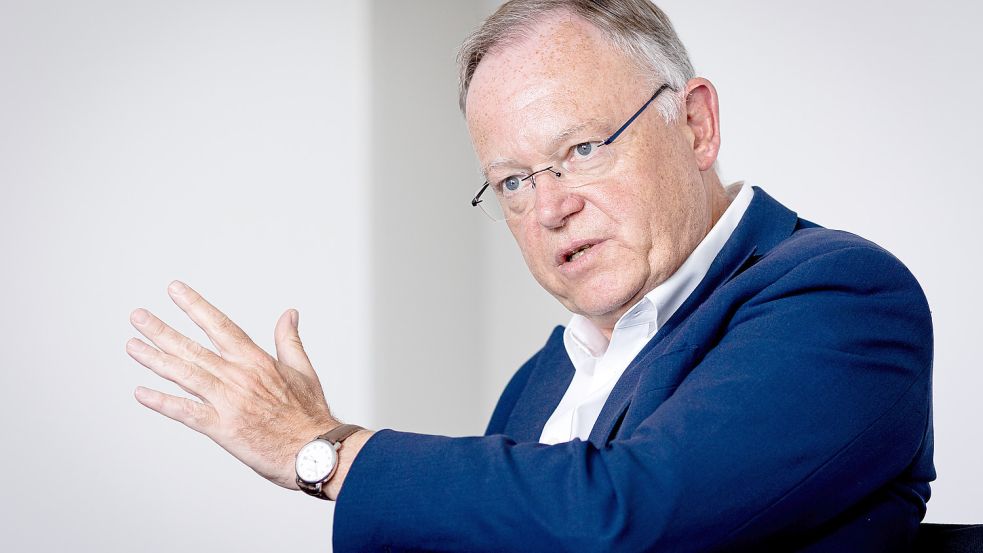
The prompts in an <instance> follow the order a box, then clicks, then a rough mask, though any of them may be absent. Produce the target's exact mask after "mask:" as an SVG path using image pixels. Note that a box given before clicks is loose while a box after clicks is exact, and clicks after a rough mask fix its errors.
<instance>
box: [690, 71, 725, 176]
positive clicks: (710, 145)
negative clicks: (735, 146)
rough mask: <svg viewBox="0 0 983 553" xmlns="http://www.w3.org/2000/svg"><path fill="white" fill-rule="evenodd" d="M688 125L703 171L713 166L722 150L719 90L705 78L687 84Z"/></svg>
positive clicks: (696, 155) (695, 154) (697, 160)
mask: <svg viewBox="0 0 983 553" xmlns="http://www.w3.org/2000/svg"><path fill="white" fill-rule="evenodd" d="M685 112H686V127H687V129H688V135H689V137H690V144H691V146H692V148H693V157H694V158H695V159H696V164H697V166H699V168H700V171H707V170H709V169H710V168H711V167H713V162H715V161H716V160H717V154H718V153H719V152H720V107H719V105H718V104H717V89H716V88H714V86H713V83H711V82H710V81H708V80H706V79H703V78H699V77H697V78H695V79H692V80H690V81H689V82H688V83H686V105H685Z"/></svg>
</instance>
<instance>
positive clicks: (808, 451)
mask: <svg viewBox="0 0 983 553" xmlns="http://www.w3.org/2000/svg"><path fill="white" fill-rule="evenodd" d="M742 276H743V275H742ZM749 278H751V276H750V275H749ZM756 290H757V292H755V293H754V294H752V295H750V297H748V298H747V299H746V301H745V302H744V303H743V304H742V305H740V307H739V308H737V309H736V311H735V312H734V314H733V317H732V318H731V320H730V321H729V323H728V325H727V327H726V331H725V332H724V333H723V334H722V336H721V339H720V341H719V342H718V343H717V344H716V346H715V347H713V348H712V349H710V350H709V351H708V352H707V353H706V355H705V356H703V357H702V359H700V360H699V362H698V363H697V364H696V365H695V366H694V367H693V369H692V371H691V372H690V373H689V375H688V376H687V377H686V378H685V379H684V380H683V381H682V383H681V384H680V386H679V387H678V389H677V390H676V391H675V393H673V395H672V396H671V397H670V398H669V399H668V400H667V401H665V402H663V403H661V404H660V405H659V406H658V407H657V408H655V409H654V410H653V412H652V413H651V415H649V416H648V417H647V418H645V420H644V421H643V422H642V424H640V425H639V426H638V427H637V428H635V429H634V430H633V431H632V432H630V434H629V435H627V436H621V437H619V438H618V439H616V440H614V441H612V442H610V443H608V444H607V445H605V446H604V447H602V448H598V447H595V446H594V445H592V444H591V443H590V442H584V441H581V440H578V439H575V440H573V441H571V442H567V443H562V444H556V445H544V444H538V443H516V442H514V441H513V440H510V439H509V438H508V437H507V436H504V435H490V436H485V437H474V438H448V437H442V436H431V435H421V434H414V433H408V432H396V431H392V430H381V431H379V432H377V433H376V434H375V435H374V436H373V437H372V438H371V439H370V440H369V441H368V442H367V443H366V444H365V446H364V448H363V449H362V451H361V452H360V453H359V456H358V458H357V459H356V462H355V463H354V464H353V466H352V469H351V471H350V472H349V474H348V476H347V479H346V481H345V484H344V486H343V488H342V490H341V493H340V497H339V498H338V503H337V505H336V510H335V525H334V543H335V548H336V551H339V552H342V551H372V550H385V551H390V550H391V551H400V550H432V551H533V550H541V551H611V550H616V549H617V550H633V551H634V550H650V549H657V550H666V551H690V550H700V551H702V550H708V549H714V548H719V547H723V546H727V545H728V544H733V543H738V542H740V541H742V540H748V539H753V538H754V537H755V536H759V535H766V534H769V533H773V532H776V531H779V530H781V529H782V528H788V527H799V528H810V527H815V526H817V525H819V524H821V523H822V522H823V521H827V520H829V519H830V518H832V517H834V516H836V515H837V514H838V513H840V512H841V511H842V510H843V509H845V508H846V507H848V506H850V505H853V504H856V503H857V502H859V501H861V500H862V499H863V498H864V497H866V496H868V495H869V494H871V493H872V492H874V491H875V490H878V489H879V488H881V487H883V486H884V485H885V484H886V483H888V482H890V481H891V480H893V479H894V478H896V477H897V476H898V475H899V474H900V473H901V472H902V471H903V470H904V469H905V468H906V467H907V466H908V465H909V464H910V463H911V462H912V460H913V457H914V456H915V454H916V452H917V451H918V450H919V448H920V447H921V445H922V441H923V439H924V436H925V434H926V430H927V427H928V422H927V421H928V417H929V407H930V399H929V398H930V387H929V383H930V372H931V371H930V367H931V356H932V351H931V349H932V346H931V344H932V336H931V319H930V315H929V312H928V307H927V304H926V302H925V299H924V296H923V294H922V292H921V290H920V288H919V286H918V284H917V282H916V281H915V280H914V278H913V277H912V276H911V275H910V273H909V272H908V271H907V269H905V268H904V266H903V265H901V263H900V262H898V261H897V260H896V259H895V258H894V257H893V256H891V255H890V254H888V253H887V252H885V251H883V250H880V249H878V248H876V247H873V246H871V247H848V248H842V249H839V250H835V251H829V252H826V253H822V254H818V255H816V256H815V257H812V258H810V259H808V260H806V261H804V262H801V263H798V264H796V265H794V266H792V267H791V268H789V270H788V271H787V272H785V273H783V274H781V276H780V277H777V278H774V277H772V278H771V281H770V283H769V282H765V283H762V284H761V285H760V286H756ZM641 393H642V394H644V392H641ZM636 394H638V392H636ZM635 403H644V397H640V396H638V395H636V396H635V397H634V399H633V404H635Z"/></svg>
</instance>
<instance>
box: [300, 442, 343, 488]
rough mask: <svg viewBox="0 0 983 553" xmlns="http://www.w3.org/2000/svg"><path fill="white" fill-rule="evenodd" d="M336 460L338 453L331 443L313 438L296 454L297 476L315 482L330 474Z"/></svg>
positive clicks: (305, 480)
mask: <svg viewBox="0 0 983 553" xmlns="http://www.w3.org/2000/svg"><path fill="white" fill-rule="evenodd" d="M337 461H338V454H337V453H336V452H335V449H334V448H333V447H331V444H329V443H328V442H326V441H324V440H314V441H313V442H311V443H309V444H307V445H305V446H304V447H303V448H302V449H301V450H300V453H298V454H297V476H299V477H300V479H301V480H303V481H304V482H309V483H311V484H316V483H317V482H320V481H321V480H324V479H325V478H327V477H328V475H329V474H331V470H332V469H333V468H334V466H335V463H336V462H337Z"/></svg>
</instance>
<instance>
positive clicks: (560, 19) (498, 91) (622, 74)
mask: <svg viewBox="0 0 983 553" xmlns="http://www.w3.org/2000/svg"><path fill="white" fill-rule="evenodd" d="M639 76H640V71H639V68H638V67H637V65H636V64H635V63H634V62H633V61H632V60H630V59H629V58H628V57H627V56H626V55H625V54H624V53H623V52H621V50H619V49H618V48H617V47H615V46H614V45H613V44H612V43H611V41H610V40H609V39H608V38H607V37H606V36H605V35H604V34H603V32H602V31H600V30H599V29H597V28H596V27H594V26H593V25H591V24H589V23H587V22H586V21H584V20H582V19H580V18H579V17H576V16H572V15H565V14H556V15H547V16H545V17H544V19H543V20H542V21H540V22H538V23H536V24H535V25H533V26H532V27H531V29H530V30H529V32H528V33H527V34H526V35H525V36H524V37H523V38H522V39H521V40H519V41H518V42H516V43H512V44H509V45H508V46H505V47H503V48H501V49H496V50H492V51H491V52H489V53H488V54H487V55H486V56H485V57H484V58H483V59H482V61H481V63H480V64H479V65H478V68H477V69H476V70H475V73H474V76H473V77H472V80H471V83H470V88H469V91H468V97H467V102H466V115H467V120H468V128H469V131H470V132H471V138H472V142H473V143H474V146H475V151H476V153H477V154H478V157H479V159H481V161H482V163H483V164H485V163H487V162H488V161H490V160H492V159H497V158H501V157H503V156H504V157H510V158H511V156H513V155H517V152H525V153H538V154H547V153H549V152H545V151H542V150H544V149H547V145H548V144H549V143H550V142H551V139H553V138H555V137H556V135H558V134H559V133H561V132H562V131H563V130H565V129H568V128H570V127H573V126H577V125H581V124H583V123H584V122H585V121H593V122H609V123H615V121H616V120H617V119H619V118H625V117H628V116H629V115H630V114H631V110H633V109H635V108H633V107H631V106H632V105H633V103H637V102H638V100H639V98H641V97H642V96H643V95H644V94H645V90H643V89H644V88H645V86H646V85H644V84H643V83H642V82H641V80H640V79H639ZM636 107H637V106H636ZM609 120H610V121H609ZM618 124H620V122H618ZM612 130H613V129H612ZM530 150H534V152H530Z"/></svg>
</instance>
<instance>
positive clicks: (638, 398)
mask: <svg viewBox="0 0 983 553" xmlns="http://www.w3.org/2000/svg"><path fill="white" fill-rule="evenodd" d="M461 62H462V79H461V103H462V109H463V110H464V113H465V116H466V118H467V122H468V128H469V130H470V133H471V138H472V141H473V144H474V147H475V150H476V152H477V155H478V158H479V160H480V161H481V163H482V166H483V169H484V171H485V174H486V176H487V178H488V183H486V185H485V186H483V187H482V190H481V191H479V194H478V195H477V196H476V197H475V199H474V201H473V204H474V205H477V206H478V207H481V208H483V209H486V210H487V211H488V212H489V213H490V214H492V215H493V216H494V217H501V218H502V219H504V220H505V221H506V224H507V225H508V227H509V229H510V230H511V231H512V233H513V235H514V236H515V239H516V242H517V243H518V245H519V248H520V249H521V251H522V253H523V256H524V258H525V260H526V263H527V264H528V266H529V268H530V270H531V271H532V273H533V275H534V276H535V277H536V279H537V281H538V282H539V283H540V284H541V285H542V286H543V287H544V288H545V289H546V290H548V291H549V292H550V293H551V294H553V295H554V296H555V297H556V298H557V299H558V300H559V301H560V302H562V303H563V305H565V306H566V307H567V308H568V309H569V310H570V311H571V312H572V313H573V314H574V315H573V319H572V320H571V324H570V325H568V327H567V328H566V329H563V328H558V329H556V330H555V331H554V332H553V334H552V335H551V336H550V338H549V340H548V341H547V343H546V345H545V346H544V347H543V349H542V350H540V351H539V352H538V353H537V354H536V355H534V356H533V358H532V359H530V360H529V361H528V362H527V363H526V364H525V365H523V367H522V368H520V369H519V371H518V372H516V374H515V375H514V376H513V378H512V380H511V381H510V382H509V384H508V386H507V388H506V390H505V391H504V393H503V394H502V397H501V399H500V400H499V403H498V405H497V407H496V409H495V412H494V414H493V416H492V419H491V422H490V424H489V426H488V429H487V431H486V435H485V436H483V437H474V438H446V437H442V436H426V435H420V434H412V433H406V432H395V431H392V430H385V429H383V430H379V431H377V432H372V431H369V430H364V429H360V428H358V427H354V426H352V425H341V424H340V423H339V422H338V421H337V420H336V419H335V418H334V417H333V416H332V414H331V412H330V410H329V408H328V406H327V404H326V403H325V400H324V397H323V395H322V393H321V388H320V384H319V382H318V379H317V375H316V373H315V371H314V369H313V367H312V366H311V363H310V361H309V360H308V358H307V356H306V354H305V353H304V350H303V347H302V345H301V342H300V338H299V336H298V333H297V313H296V312H295V311H292V310H291V311H288V312H287V313H284V314H283V315H282V316H281V318H280V320H279V321H278V323H277V326H276V330H275V335H276V349H277V352H276V353H277V355H276V358H273V357H272V356H270V355H268V354H267V353H265V352H263V351H262V350H261V349H260V348H258V347H257V346H255V344H253V343H252V342H251V341H250V340H249V338H248V337H247V336H246V335H245V333H243V332H242V330H240V329H239V328H238V327H237V326H236V325H235V324H234V323H232V322H231V321H229V319H228V318H227V317H225V316H224V315H223V314H222V313H221V312H219V311H217V310H216V309H215V308H214V307H212V306H211V305H209V304H208V303H207V302H206V301H205V300H204V299H203V298H202V297H201V296H200V295H198V294H197V293H196V292H194V291H193V290H191V289H190V288H188V287H186V286H184V285H183V284H181V283H178V282H175V283H173V284H172V285H171V287H170V288H169V292H170V294H171V297H172V298H173V299H174V301H175V302H176V303H177V304H178V305H179V306H180V307H181V308H182V309H183V310H184V311H185V312H186V313H187V314H188V315H189V316H190V317H191V318H192V319H193V320H194V321H195V322H196V323H197V324H199V326H201V327H202V328H203V329H204V330H205V332H206V333H207V334H208V335H209V337H210V338H211V339H212V342H213V343H214V345H215V348H216V349H217V352H214V353H213V352H211V351H209V350H207V349H205V348H204V347H202V346H200V345H198V344H196V343H194V342H192V341H191V340H189V339H187V338H185V337H183V336H181V335H180V334H178V333H176V332H175V331H173V330H172V329H171V328H170V327H168V326H167V325H165V324H164V323H163V322H162V321H160V320H159V319H157V318H156V317H154V316H153V315H152V314H150V313H148V312H147V311H145V310H142V309H140V310H137V311H135V312H134V313H133V315H132V316H131V320H132V321H133V323H134V325H135V326H136V327H137V329H138V330H139V331H140V332H141V333H143V334H144V335H145V336H147V337H148V338H150V339H151V341H153V342H154V344H155V345H156V346H157V348H159V349H157V348H152V347H150V346H148V345H146V344H143V343H142V342H140V341H139V340H136V339H134V340H132V341H131V342H129V343H128V347H127V349H128V351H129V352H130V354H131V355H133V356H134V358H136V359H137V360H138V361H139V362H140V363H142V364H144V365H146V366H147V367H149V368H151V369H152V370H154V371H155V372H156V373H158V374H160V375H161V376H163V377H165V378H168V379H170V380H173V381H174V382H176V383H178V384H179V385H181V386H182V387H183V388H184V389H185V390H187V391H188V392H190V393H192V394H194V395H196V396H198V397H199V398H201V399H202V400H204V402H203V403H200V402H196V401H192V400H188V399H182V398H176V397H173V396H169V395H166V394H162V393H160V392H156V391H152V390H147V389H144V388H138V389H137V399H138V400H139V401H140V402H141V403H143V404H144V405H146V406H148V407H150V408H151V409H154V410H156V411H159V412H161V413H162V414H164V415H167V416H169V417H171V418H174V419H176V420H178V421H180V422H183V423H184V424H186V425H188V426H189V427H191V428H193V429H195V430H198V431H200V432H203V433H205V434H206V435H208V436H209V437H211V438H212V439H213V440H215V441H216V442H217V443H219V444H220V445H221V446H222V447H224V448H225V449H227V450H228V451H229V452H230V453H232V454H233V455H235V456H236V457H237V458H239V459H240V460H242V461H243V462H244V463H246V464H247V465H249V466H250V467H252V468H253V469H254V470H256V471H257V472H259V473H260V474H261V475H263V476H264V477H266V478H268V479H269V480H271V481H273V482H276V483H278V484H280V485H282V486H284V487H288V488H292V489H296V488H298V487H300V488H302V489H304V490H305V491H307V492H308V493H311V494H312V495H319V496H322V497H325V498H327V499H332V500H337V501H338V504H337V506H336V511H335V533H334V536H335V537H334V539H335V547H336V548H337V549H338V550H339V551H348V550H386V551H390V550H397V551H398V550H414V551H415V550H439V551H560V550H564V551H566V550H569V551H615V550H624V551H638V550H660V551H706V550H736V549H751V550H758V551H760V550H803V551H804V550H808V551H899V550H904V549H905V548H907V546H908V544H909V542H910V540H911V538H912V536H913V535H914V532H915V530H916V528H917V525H918V522H919V521H920V520H921V518H922V516H923V515H924V512H925V502H926V501H927V500H928V497H929V484H928V483H929V482H930V481H931V480H932V479H933V478H934V468H933V465H932V434H931V428H932V427H931V410H930V409H931V401H930V377H931V357H932V335H931V319H930V315H929V311H928V307H927V305H926V302H925V299H924V296H923V294H922V292H921V290H920V288H919V287H918V284H917V282H916V281H915V280H914V278H913V277H912V276H911V275H910V273H909V272H908V271H907V270H906V269H905V268H904V266H903V265H902V264H901V263H900V262H899V261H898V260H897V259H895V258H894V257H893V256H891V255H890V254H889V253H887V252H885V251H884V250H883V249H881V248H879V247H878V246H876V245H874V244H872V243H870V242H868V241H866V240H863V239H862V238H859V237H857V236H854V235H851V234H848V233H843V232H837V231H830V230H826V229H823V228H821V227H819V226H817V225H815V224H813V223H810V222H808V221H805V220H802V219H800V218H798V217H797V216H796V215H795V213H793V212H791V211H789V210H788V209H787V208H785V207H784V206H782V205H781V204H779V203H778V202H776V201H775V200H773V199H772V198H770V197H769V196H768V195H767V194H765V193H764V192H763V191H762V190H760V189H757V188H754V189H752V188H751V187H749V186H746V185H740V184H738V185H733V186H730V187H727V188H725V187H723V186H722V185H721V183H720V181H719V179H718V177H717V175H716V172H715V169H714V164H715V161H716V157H717V152H718V149H719V147H720V134H719V124H718V107H717V93H716V91H715V89H714V87H713V85H712V84H711V83H710V82H709V81H707V80H705V79H701V78H696V77H695V76H694V75H693V70H692V67H691V65H690V63H689V61H688V60H687V58H686V53H685V49H684V48H683V46H682V44H681V43H680V42H679V39H678V37H677V36H676V35H675V33H674V31H673V30H672V27H671V25H670V24H669V22H668V20H667V19H666V18H665V16H664V15H663V14H662V13H661V12H660V11H659V10H658V9H657V8H655V7H654V6H652V5H651V4H649V3H647V2H646V1H645V0H621V1H609V2H602V3H595V2H587V1H569V2H563V1H558V0H553V1H546V0H528V1H518V0H517V1H514V2H510V3H508V4H506V5H504V6H503V7H502V8H501V9H500V10H499V11H498V12H497V13H496V14H494V15H493V16H492V17H490V18H489V19H488V20H487V21H486V22H485V24H484V25H483V26H482V28H480V29H479V30H478V31H476V33H475V34H474V35H473V36H472V37H471V38H470V39H469V40H468V42H466V43H465V45H464V47H463V49H462V55H461ZM318 436H322V438H321V439H319V440H313V439H314V438H315V437H318ZM335 448H338V449H337V455H338V458H337V459H335V458H334V457H333V455H334V453H332V452H333V451H334V450H335Z"/></svg>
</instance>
